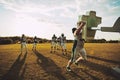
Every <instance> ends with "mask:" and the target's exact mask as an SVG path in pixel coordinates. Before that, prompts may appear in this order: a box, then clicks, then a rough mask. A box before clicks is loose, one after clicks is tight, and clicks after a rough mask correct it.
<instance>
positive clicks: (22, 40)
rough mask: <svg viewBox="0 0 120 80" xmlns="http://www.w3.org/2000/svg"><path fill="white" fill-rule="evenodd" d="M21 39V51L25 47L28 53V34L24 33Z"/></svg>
mask: <svg viewBox="0 0 120 80" xmlns="http://www.w3.org/2000/svg"><path fill="white" fill-rule="evenodd" d="M20 41H21V53H22V51H23V48H25V50H26V53H27V46H26V36H25V35H24V34H22V37H21V40H20Z"/></svg>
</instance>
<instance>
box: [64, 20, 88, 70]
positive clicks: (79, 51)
mask: <svg viewBox="0 0 120 80" xmlns="http://www.w3.org/2000/svg"><path fill="white" fill-rule="evenodd" d="M85 24H86V23H85V22H83V21H80V22H78V23H77V28H73V29H72V33H73V35H74V43H73V47H72V53H71V59H70V60H69V61H68V64H67V66H66V69H67V71H72V70H71V68H70V66H71V65H72V64H73V63H75V65H78V62H79V61H81V60H87V57H86V50H85V48H84V39H82V29H83V27H84V26H85ZM77 55H79V57H78V58H77V59H76V57H77Z"/></svg>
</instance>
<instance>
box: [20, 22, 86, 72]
mask: <svg viewBox="0 0 120 80" xmlns="http://www.w3.org/2000/svg"><path fill="white" fill-rule="evenodd" d="M85 25H86V22H84V21H79V22H77V27H74V28H72V33H73V36H74V42H73V47H72V53H71V59H70V60H69V61H68V63H67V66H66V70H67V71H72V70H71V68H70V67H71V65H72V64H73V63H74V64H75V65H78V64H79V62H80V61H81V60H82V61H83V60H87V57H86V50H85V48H84V42H85V40H84V39H83V38H82V29H83V27H84V26H85ZM36 44H37V37H36V36H35V37H34V39H33V47H32V49H36ZM23 47H25V49H26V52H27V46H26V37H25V35H24V34H23V35H22V38H21V53H22V50H23ZM60 48H61V49H62V54H63V55H65V54H66V55H67V49H66V37H65V35H64V34H63V33H62V34H61V36H59V37H58V38H57V37H56V35H55V34H54V35H53V36H52V39H51V50H50V52H51V53H55V52H56V50H57V49H60ZM78 55H79V56H78Z"/></svg>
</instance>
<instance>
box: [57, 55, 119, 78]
mask: <svg viewBox="0 0 120 80" xmlns="http://www.w3.org/2000/svg"><path fill="white" fill-rule="evenodd" d="M55 55H57V56H60V57H62V58H66V59H68V60H69V59H70V57H71V56H70V55H67V56H64V55H62V54H59V53H55ZM87 57H88V58H93V59H96V60H101V61H105V62H109V63H114V64H120V63H119V62H117V61H112V60H107V59H103V58H98V57H94V56H87ZM80 65H83V66H86V67H89V68H90V69H92V70H94V71H97V72H98V71H99V72H101V73H103V74H104V75H106V76H112V77H113V78H115V79H116V77H115V76H114V75H113V74H112V73H111V68H110V67H107V66H104V65H102V64H97V63H94V62H91V61H89V60H87V61H83V62H80ZM82 72H84V73H85V74H87V75H89V76H90V77H91V78H92V79H93V80H99V79H98V78H97V77H96V76H93V75H91V74H89V73H87V72H86V71H85V70H82ZM74 75H75V73H74ZM77 76H78V77H81V76H79V75H77Z"/></svg>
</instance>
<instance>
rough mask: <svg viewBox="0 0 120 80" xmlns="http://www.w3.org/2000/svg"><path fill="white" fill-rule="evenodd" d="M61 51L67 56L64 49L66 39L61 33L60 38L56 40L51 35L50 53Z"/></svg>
mask: <svg viewBox="0 0 120 80" xmlns="http://www.w3.org/2000/svg"><path fill="white" fill-rule="evenodd" d="M60 48H61V49H62V54H63V55H65V54H66V55H67V49H66V37H65V36H64V34H63V33H62V34H61V36H59V37H58V38H57V37H56V35H55V34H53V36H52V39H51V51H50V52H51V53H53V52H54V53H55V52H56V50H59V49H60Z"/></svg>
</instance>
